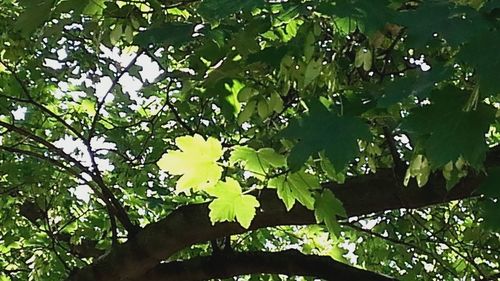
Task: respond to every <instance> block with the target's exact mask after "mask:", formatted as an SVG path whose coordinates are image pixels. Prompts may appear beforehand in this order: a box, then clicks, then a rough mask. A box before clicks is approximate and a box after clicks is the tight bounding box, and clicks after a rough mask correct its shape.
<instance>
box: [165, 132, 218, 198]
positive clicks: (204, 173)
mask: <svg viewBox="0 0 500 281" xmlns="http://www.w3.org/2000/svg"><path fill="white" fill-rule="evenodd" d="M175 143H176V145H177V147H179V148H180V151H179V150H169V151H168V152H167V153H166V154H164V155H163V156H162V158H161V159H160V160H159V161H158V163H157V164H158V166H159V167H160V169H162V170H164V171H167V172H168V173H170V174H172V175H182V176H181V178H180V179H179V180H178V181H177V185H176V192H179V193H180V192H185V193H188V192H189V189H191V188H192V189H193V190H194V191H197V190H203V189H206V188H208V187H211V186H213V185H215V184H216V183H217V181H218V180H219V179H220V177H221V174H222V168H221V167H220V166H219V165H218V164H217V162H216V161H217V160H219V159H220V158H221V157H222V153H223V152H222V146H221V144H220V142H219V141H218V140H216V139H214V138H212V137H210V138H208V139H207V140H206V141H205V140H204V139H203V137H202V136H200V135H198V134H196V135H194V136H184V137H178V138H176V139H175Z"/></svg>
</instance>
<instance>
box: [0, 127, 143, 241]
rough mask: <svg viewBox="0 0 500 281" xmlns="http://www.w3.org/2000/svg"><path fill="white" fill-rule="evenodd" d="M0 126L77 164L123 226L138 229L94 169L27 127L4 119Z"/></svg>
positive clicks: (133, 229) (134, 230)
mask: <svg viewBox="0 0 500 281" xmlns="http://www.w3.org/2000/svg"><path fill="white" fill-rule="evenodd" d="M0 126H2V127H4V128H6V129H7V130H9V131H13V132H16V133H18V134H19V135H22V136H25V137H27V138H28V139H30V140H32V141H35V142H36V143H39V144H41V145H43V146H45V147H46V148H47V149H48V150H49V151H50V152H52V153H54V154H56V155H57V156H59V157H61V158H62V159H64V160H66V161H68V162H69V163H71V164H73V165H75V166H76V167H77V168H78V169H79V170H80V171H82V172H84V173H87V174H88V175H89V176H90V177H91V178H92V180H93V181H94V182H95V183H96V184H97V185H98V186H99V188H100V191H101V192H97V194H101V195H102V197H101V199H103V201H104V202H105V203H109V204H111V206H112V208H113V210H114V213H115V215H116V216H117V218H118V219H119V220H120V222H121V223H122V225H123V227H125V229H126V230H127V231H128V232H129V233H131V234H134V233H136V232H137V231H138V227H137V226H135V225H134V224H133V223H132V222H131V221H130V219H129V218H128V215H127V213H126V212H125V209H124V208H123V207H122V206H121V204H120V202H119V201H118V199H116V197H115V196H114V194H113V193H112V192H111V190H109V188H108V187H107V186H106V184H105V183H104V181H103V180H102V178H101V177H100V176H99V175H98V174H95V173H92V171H90V170H89V168H88V167H85V166H84V165H83V164H82V163H80V162H79V161H78V160H76V159H75V158H73V157H72V156H71V155H69V154H66V153H65V152H64V151H63V150H62V149H60V148H58V147H56V146H55V145H53V144H52V143H50V142H49V141H47V140H45V139H43V138H41V137H39V136H37V135H35V134H33V133H31V132H30V131H27V130H26V129H23V128H20V127H17V126H14V125H13V124H9V123H6V122H3V121H0ZM96 191H98V190H96Z"/></svg>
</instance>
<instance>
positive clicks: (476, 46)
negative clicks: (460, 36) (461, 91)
mask: <svg viewBox="0 0 500 281" xmlns="http://www.w3.org/2000/svg"><path fill="white" fill-rule="evenodd" d="M497 33H498V30H496V31H494V32H489V31H488V32H481V33H479V34H478V35H477V36H475V37H474V38H472V39H471V40H470V41H469V42H467V43H466V44H465V45H464V46H463V47H462V48H461V49H460V52H459V54H458V59H459V60H461V61H463V62H465V63H468V64H470V65H471V66H472V67H474V68H475V69H476V75H477V76H478V81H479V85H480V90H481V93H482V96H488V95H494V94H498V93H500V86H499V83H498V69H500V56H498V48H497V46H499V45H500V38H499V37H500V36H498V35H497ZM478 50H481V51H480V52H478Z"/></svg>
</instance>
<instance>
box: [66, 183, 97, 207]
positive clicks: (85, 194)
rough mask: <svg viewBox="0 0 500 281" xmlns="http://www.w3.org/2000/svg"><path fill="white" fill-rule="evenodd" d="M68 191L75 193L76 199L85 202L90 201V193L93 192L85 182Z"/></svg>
mask: <svg viewBox="0 0 500 281" xmlns="http://www.w3.org/2000/svg"><path fill="white" fill-rule="evenodd" d="M70 192H71V193H72V194H73V195H75V197H76V199H78V200H81V201H84V202H85V203H88V202H89V201H90V195H91V194H93V191H92V189H91V188H90V187H89V186H88V185H86V184H85V185H79V186H77V187H76V188H72V189H70Z"/></svg>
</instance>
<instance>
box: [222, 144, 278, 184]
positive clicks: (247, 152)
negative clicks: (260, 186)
mask: <svg viewBox="0 0 500 281" xmlns="http://www.w3.org/2000/svg"><path fill="white" fill-rule="evenodd" d="M239 162H240V163H242V165H243V168H244V169H245V170H247V171H249V172H251V173H252V174H253V175H254V176H255V177H256V178H258V179H264V178H265V176H266V175H267V173H268V172H269V170H270V169H271V168H277V167H283V166H285V165H286V161H285V157H284V156H283V155H280V154H278V153H276V152H275V151H274V149H272V148H261V149H259V150H257V151H256V150H255V149H253V148H250V147H247V146H237V147H235V148H234V149H233V151H232V152H231V156H230V157H229V164H230V165H234V164H236V163H239Z"/></svg>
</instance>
